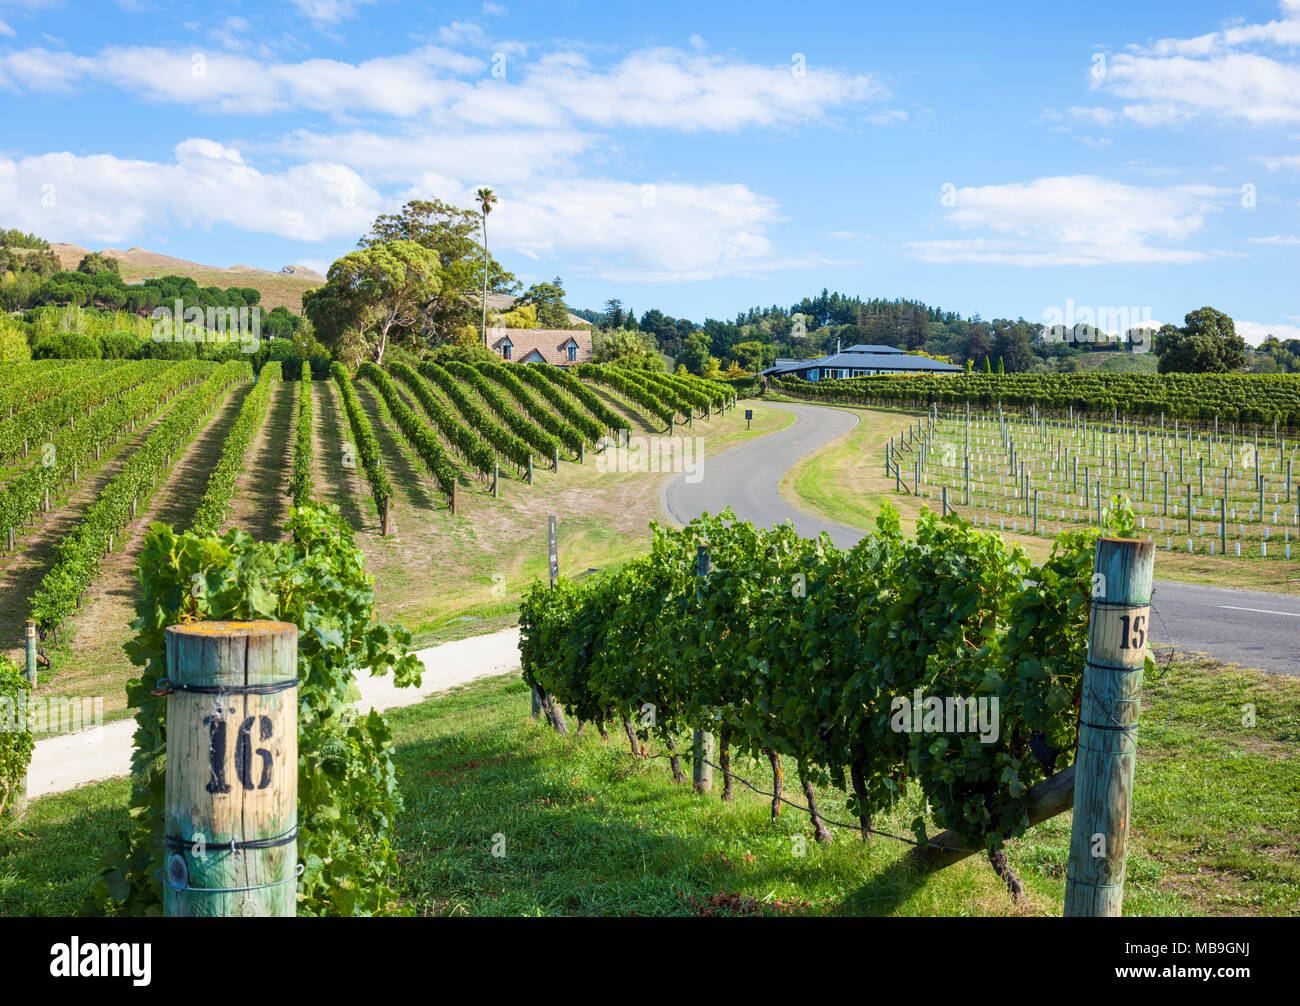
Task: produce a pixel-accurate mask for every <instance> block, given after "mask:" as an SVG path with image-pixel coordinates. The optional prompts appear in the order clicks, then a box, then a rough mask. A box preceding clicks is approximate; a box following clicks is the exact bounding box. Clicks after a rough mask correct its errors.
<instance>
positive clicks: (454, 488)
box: [449, 478, 456, 517]
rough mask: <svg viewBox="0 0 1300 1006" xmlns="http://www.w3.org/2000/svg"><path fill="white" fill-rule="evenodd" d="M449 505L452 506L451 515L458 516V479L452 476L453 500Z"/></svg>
mask: <svg viewBox="0 0 1300 1006" xmlns="http://www.w3.org/2000/svg"><path fill="white" fill-rule="evenodd" d="M449 505H450V507H451V515H452V516H453V517H455V516H456V479H455V478H452V480H451V502H450V504H449Z"/></svg>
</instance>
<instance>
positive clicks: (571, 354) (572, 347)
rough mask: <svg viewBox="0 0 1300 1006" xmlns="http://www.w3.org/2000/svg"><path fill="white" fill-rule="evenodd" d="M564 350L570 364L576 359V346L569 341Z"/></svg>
mask: <svg viewBox="0 0 1300 1006" xmlns="http://www.w3.org/2000/svg"><path fill="white" fill-rule="evenodd" d="M565 348H566V349H567V350H568V351H569V362H570V363H572V362H573V361H574V360H576V359H577V358H578V344H577V343H576V342H574V341H573V340H572V339H570V340H569V344H568V345H567V346H566V347H565Z"/></svg>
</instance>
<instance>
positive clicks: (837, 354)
mask: <svg viewBox="0 0 1300 1006" xmlns="http://www.w3.org/2000/svg"><path fill="white" fill-rule="evenodd" d="M835 355H836V356H839V355H840V340H839V339H836V340H835Z"/></svg>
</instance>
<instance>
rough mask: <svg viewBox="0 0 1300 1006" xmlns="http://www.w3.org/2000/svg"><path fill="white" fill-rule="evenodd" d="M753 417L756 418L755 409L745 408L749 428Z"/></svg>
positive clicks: (747, 427) (746, 425) (746, 427)
mask: <svg viewBox="0 0 1300 1006" xmlns="http://www.w3.org/2000/svg"><path fill="white" fill-rule="evenodd" d="M753 418H754V410H753V409H746V410H745V429H749V421H750V420H751V419H753Z"/></svg>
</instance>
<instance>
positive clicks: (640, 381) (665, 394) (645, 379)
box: [618, 367, 708, 420]
mask: <svg viewBox="0 0 1300 1006" xmlns="http://www.w3.org/2000/svg"><path fill="white" fill-rule="evenodd" d="M618 371H619V374H620V375H621V376H622V377H623V379H624V380H625V381H629V382H631V383H632V384H634V385H636V386H637V387H638V388H641V389H642V390H644V391H645V392H647V393H649V394H651V395H654V396H655V397H656V398H658V399H659V400H660V401H662V402H663V403H664V404H665V405H667V406H668V407H669V408H670V409H672V410H673V411H674V412H676V413H677V414H678V415H680V416H681V417H682V419H683V420H689V419H690V418H691V416H693V415H694V414H695V413H694V412H692V410H691V407H692V402H691V401H690V399H688V398H687V397H686V396H684V395H682V394H681V393H680V392H679V391H678V390H677V389H676V388H673V387H671V386H669V385H667V384H664V383H662V382H661V381H658V380H656V378H657V377H658V376H659V375H657V374H653V375H652V374H651V373H650V371H648V370H637V369H636V368H634V367H620V368H618ZM702 408H703V409H704V411H705V413H706V414H707V413H708V404H707V402H706V403H705V405H704V406H702Z"/></svg>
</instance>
